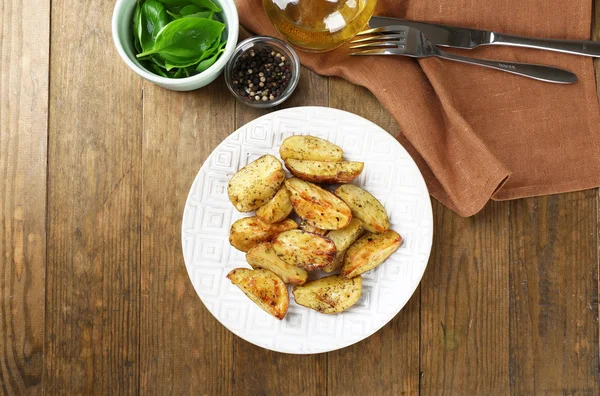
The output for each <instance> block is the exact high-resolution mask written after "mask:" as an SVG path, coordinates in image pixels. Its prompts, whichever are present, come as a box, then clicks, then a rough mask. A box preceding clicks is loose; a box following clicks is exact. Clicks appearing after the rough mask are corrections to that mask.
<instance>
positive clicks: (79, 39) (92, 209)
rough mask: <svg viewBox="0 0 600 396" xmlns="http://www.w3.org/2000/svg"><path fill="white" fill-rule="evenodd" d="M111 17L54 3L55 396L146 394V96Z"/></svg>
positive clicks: (94, 4) (48, 383)
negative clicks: (142, 348)
mask: <svg viewBox="0 0 600 396" xmlns="http://www.w3.org/2000/svg"><path fill="white" fill-rule="evenodd" d="M113 6H114V4H113V3H112V2H103V1H95V0H94V1H86V2H70V1H65V0H57V1H54V2H53V4H52V20H51V48H52V56H51V63H50V68H51V69H50V70H51V73H50V77H51V78H50V124H49V148H48V157H49V158H48V183H49V187H48V191H49V192H48V267H47V294H46V296H47V300H46V306H47V310H46V326H45V328H46V337H45V342H46V364H45V366H46V375H45V384H44V389H45V391H46V392H47V393H48V394H71V395H75V394H113V395H117V394H136V393H137V388H138V379H139V359H138V354H139V350H138V344H139V327H138V320H139V317H138V309H139V299H140V295H139V290H140V227H141V221H140V204H139V203H140V181H141V164H140V161H141V155H140V154H141V126H142V124H141V122H142V102H141V95H142V91H141V83H140V79H139V78H137V77H136V76H135V75H134V74H133V73H132V72H131V71H130V70H128V69H127V67H126V66H125V64H124V63H123V62H122V60H121V59H120V58H119V57H118V56H117V54H116V51H115V49H114V45H113V43H112V40H111V38H110V37H111V26H110V17H109V16H110V15H111V14H112V9H113ZM29 14H30V15H32V14H35V11H33V10H32V11H31V13H29Z"/></svg>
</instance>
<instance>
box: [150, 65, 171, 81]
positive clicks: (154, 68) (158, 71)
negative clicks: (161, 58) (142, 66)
mask: <svg viewBox="0 0 600 396" xmlns="http://www.w3.org/2000/svg"><path fill="white" fill-rule="evenodd" d="M150 68H152V71H154V73H156V74H158V75H159V76H162V77H166V78H169V77H170V76H168V75H167V73H165V72H164V70H163V69H162V68H161V67H159V66H158V65H157V64H156V63H150Z"/></svg>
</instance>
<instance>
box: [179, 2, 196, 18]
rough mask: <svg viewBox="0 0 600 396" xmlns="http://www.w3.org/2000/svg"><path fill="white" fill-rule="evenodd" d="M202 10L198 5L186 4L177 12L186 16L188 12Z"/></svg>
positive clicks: (192, 12) (193, 12)
mask: <svg viewBox="0 0 600 396" xmlns="http://www.w3.org/2000/svg"><path fill="white" fill-rule="evenodd" d="M200 11H202V8H200V7H198V6H197V5H196V4H188V5H186V6H185V7H183V8H182V9H181V11H180V12H179V14H180V15H181V16H182V17H184V16H188V15H190V14H195V13H197V12H200Z"/></svg>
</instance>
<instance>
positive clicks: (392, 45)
mask: <svg viewBox="0 0 600 396" xmlns="http://www.w3.org/2000/svg"><path fill="white" fill-rule="evenodd" d="M399 44H400V43H390V42H389V41H382V42H371V43H366V44H357V45H352V46H350V49H360V48H364V49H368V48H373V49H375V48H398V45H399Z"/></svg>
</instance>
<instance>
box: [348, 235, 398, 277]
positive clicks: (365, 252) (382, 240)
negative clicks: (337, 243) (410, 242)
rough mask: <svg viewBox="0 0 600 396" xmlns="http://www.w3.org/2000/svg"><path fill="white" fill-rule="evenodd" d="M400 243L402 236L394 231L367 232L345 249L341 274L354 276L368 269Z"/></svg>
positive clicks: (378, 262)
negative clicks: (381, 232)
mask: <svg viewBox="0 0 600 396" xmlns="http://www.w3.org/2000/svg"><path fill="white" fill-rule="evenodd" d="M401 244H402V237H401V236H400V235H399V234H398V233H397V232H396V231H392V230H389V231H386V232H384V233H383V234H372V233H367V234H366V235H365V236H363V237H362V238H360V239H359V240H358V241H356V242H355V243H353V244H352V246H350V248H348V250H347V251H346V256H345V257H344V265H343V267H342V272H341V274H342V275H343V276H345V277H346V278H354V277H355V276H358V275H360V274H363V273H365V272H367V271H370V270H372V269H374V268H376V267H377V266H379V265H380V264H381V263H383V262H384V261H385V260H387V258H388V257H390V255H391V254H392V253H394V252H395V251H396V250H398V248H399V247H400V245H401Z"/></svg>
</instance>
